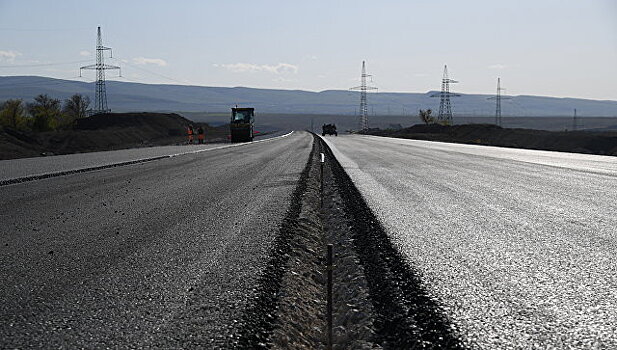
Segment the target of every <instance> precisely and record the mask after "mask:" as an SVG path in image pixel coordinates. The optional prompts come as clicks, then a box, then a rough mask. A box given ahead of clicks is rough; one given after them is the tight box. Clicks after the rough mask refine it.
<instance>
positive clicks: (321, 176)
mask: <svg viewBox="0 0 617 350" xmlns="http://www.w3.org/2000/svg"><path fill="white" fill-rule="evenodd" d="M320 155H321V162H320V181H321V187H320V189H319V191H320V193H321V207H322V208H323V165H324V162H325V161H326V156H325V155H324V154H323V153H320Z"/></svg>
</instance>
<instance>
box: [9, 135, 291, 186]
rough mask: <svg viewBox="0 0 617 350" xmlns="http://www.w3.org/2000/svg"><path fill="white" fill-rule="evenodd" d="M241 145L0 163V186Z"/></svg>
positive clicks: (159, 148)
mask: <svg viewBox="0 0 617 350" xmlns="http://www.w3.org/2000/svg"><path fill="white" fill-rule="evenodd" d="M286 134H288V133H284V132H273V133H271V134H267V135H262V136H259V137H256V138H255V139H256V141H254V143H259V142H263V141H265V140H267V139H270V138H272V137H278V136H282V135H286ZM239 145H241V144H237V143H234V144H230V143H206V144H202V145H198V144H193V145H177V146H157V147H143V148H131V149H125V150H121V151H103V152H89V153H76V154H65V155H58V156H53V157H33V158H22V159H11V160H0V183H1V182H2V181H6V180H12V179H17V178H24V177H30V176H39V175H42V174H50V173H58V172H66V171H75V170H81V169H88V168H93V167H101V166H109V165H112V164H117V163H124V162H134V161H140V160H144V159H151V158H159V157H175V156H179V155H183V154H187V153H200V152H204V151H209V150H213V149H219V148H226V147H236V146H239Z"/></svg>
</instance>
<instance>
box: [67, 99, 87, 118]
mask: <svg viewBox="0 0 617 350" xmlns="http://www.w3.org/2000/svg"><path fill="white" fill-rule="evenodd" d="M89 106H90V98H89V97H88V96H84V95H81V94H75V95H73V96H71V98H68V99H66V100H65V101H64V108H63V112H64V114H65V115H66V116H67V117H68V119H70V121H71V122H72V121H74V120H75V119H81V118H85V117H87V116H88V112H87V110H88V107H89Z"/></svg>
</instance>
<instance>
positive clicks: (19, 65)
mask: <svg viewBox="0 0 617 350" xmlns="http://www.w3.org/2000/svg"><path fill="white" fill-rule="evenodd" d="M85 62H90V60H80V61H68V62H51V63H35V64H12V65H4V66H0V68H29V67H49V66H63V65H67V64H77V63H85Z"/></svg>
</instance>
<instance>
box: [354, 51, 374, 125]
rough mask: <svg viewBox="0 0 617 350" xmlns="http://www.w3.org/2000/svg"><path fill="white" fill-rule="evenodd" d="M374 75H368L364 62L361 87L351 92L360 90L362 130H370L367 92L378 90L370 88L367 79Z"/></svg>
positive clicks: (360, 122)
mask: <svg viewBox="0 0 617 350" xmlns="http://www.w3.org/2000/svg"><path fill="white" fill-rule="evenodd" d="M371 76H372V75H369V74H366V64H365V62H364V61H362V76H361V78H360V86H356V87H353V88H351V89H349V90H360V121H359V124H360V125H359V127H360V130H366V129H368V103H367V100H366V92H367V91H368V90H377V88H376V87H373V86H368V85H367V83H366V78H368V77H371Z"/></svg>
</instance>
